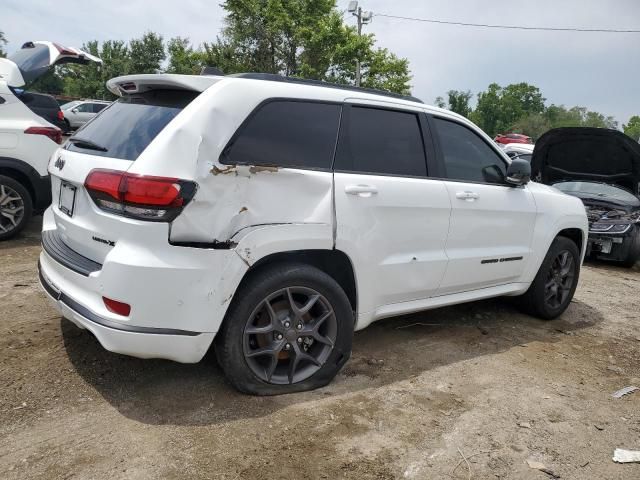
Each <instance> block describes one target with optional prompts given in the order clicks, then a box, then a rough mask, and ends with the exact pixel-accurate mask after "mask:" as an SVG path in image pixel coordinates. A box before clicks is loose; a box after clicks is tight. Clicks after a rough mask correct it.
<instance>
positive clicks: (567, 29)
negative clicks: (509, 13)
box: [374, 13, 640, 33]
mask: <svg viewBox="0 0 640 480" xmlns="http://www.w3.org/2000/svg"><path fill="white" fill-rule="evenodd" d="M374 16H376V17H387V18H396V19H399V20H412V21H415V22H427V23H439V24H443V25H458V26H462V27H479V28H503V29H509V30H541V31H550V32H599V33H640V30H622V29H614V28H573V27H526V26H522V25H492V24H488V23H466V22H450V21H446V20H434V19H432V18H415V17H401V16H399V15H387V14H384V13H375V14H374Z"/></svg>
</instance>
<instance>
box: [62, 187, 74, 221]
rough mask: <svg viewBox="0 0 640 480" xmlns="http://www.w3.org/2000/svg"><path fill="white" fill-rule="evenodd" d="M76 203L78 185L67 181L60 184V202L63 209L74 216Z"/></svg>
mask: <svg viewBox="0 0 640 480" xmlns="http://www.w3.org/2000/svg"><path fill="white" fill-rule="evenodd" d="M75 203H76V187H75V186H73V185H71V184H70V183H67V182H62V184H61V185H60V203H59V204H58V205H59V208H60V210H61V211H63V212H64V213H66V214H67V215H69V216H70V217H73V207H74V206H75Z"/></svg>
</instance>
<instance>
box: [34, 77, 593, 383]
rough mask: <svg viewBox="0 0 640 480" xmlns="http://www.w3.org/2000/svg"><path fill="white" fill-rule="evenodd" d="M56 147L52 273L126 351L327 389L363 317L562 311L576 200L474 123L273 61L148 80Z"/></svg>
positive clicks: (575, 243)
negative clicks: (296, 73) (213, 360)
mask: <svg viewBox="0 0 640 480" xmlns="http://www.w3.org/2000/svg"><path fill="white" fill-rule="evenodd" d="M107 85H108V87H109V89H110V90H111V91H112V92H114V93H115V94H117V95H120V96H121V98H120V99H119V100H118V101H117V102H115V103H113V104H112V105H111V106H110V107H108V108H107V109H105V110H104V111H103V112H102V113H101V114H100V115H99V116H98V117H96V118H95V119H94V120H93V121H92V122H91V123H89V124H87V125H86V126H85V127H84V128H83V129H82V130H81V131H80V132H78V133H77V134H76V136H75V137H71V138H70V139H69V141H68V142H67V143H66V144H65V146H64V147H63V148H61V149H59V150H58V151H57V152H56V153H55V154H54V155H53V156H52V158H51V163H50V165H49V171H50V173H51V178H52V185H53V191H54V192H56V198H55V199H54V202H53V205H52V206H51V208H50V209H48V210H47V212H46V213H45V216H44V224H43V232H42V242H43V252H42V254H41V256H40V260H39V269H40V279H41V282H42V285H43V287H44V290H45V291H46V292H47V293H48V295H49V296H50V297H51V298H52V300H53V301H54V304H55V306H56V307H57V308H58V309H59V311H60V312H61V314H62V315H63V316H64V317H66V318H68V319H69V320H71V321H72V322H74V323H75V324H76V325H78V326H79V327H82V328H86V329H88V330H90V331H91V332H92V333H93V334H94V335H95V336H96V337H97V338H98V340H99V341H100V343H101V344H102V345H103V346H104V347H105V348H106V349H108V350H110V351H113V352H118V353H123V354H127V355H133V356H136V357H142V358H165V359H171V360H176V361H178V362H187V363H189V362H198V361H199V360H200V359H201V358H202V357H203V355H204V354H205V353H206V352H207V350H208V349H209V347H210V346H211V344H212V343H213V342H214V341H215V351H216V354H217V356H218V359H219V362H220V365H221V366H222V368H223V369H224V371H225V373H226V375H227V377H228V379H229V381H230V382H231V383H232V384H233V385H235V386H236V387H237V388H238V389H239V390H241V391H243V392H249V393H254V394H277V393H284V392H292V391H300V390H307V389H311V388H316V387H319V386H322V385H325V384H327V383H328V382H329V381H330V380H331V379H332V378H333V377H334V376H335V375H336V373H337V372H338V371H339V369H340V368H341V367H342V366H343V365H344V364H345V362H346V361H347V359H348V358H349V356H350V353H351V341H352V336H353V332H354V331H356V330H360V329H363V328H365V327H366V326H368V325H369V324H370V323H371V322H373V321H376V320H379V319H381V318H385V317H391V316H395V315H402V314H406V313H411V312H416V311H420V310H425V309H429V308H434V307H440V306H444V305H451V304H456V303H462V302H469V301H473V300H479V299H483V298H488V297H496V296H502V295H521V296H522V299H521V303H522V304H523V305H524V306H525V307H526V309H527V311H529V312H531V313H533V314H535V315H537V316H539V317H541V318H545V319H551V318H554V317H557V316H558V315H560V314H561V313H562V312H563V311H564V310H565V309H566V308H567V306H568V305H569V302H570V301H571V298H572V296H573V293H574V290H575V288H576V284H577V281H578V274H579V271H580V265H581V261H582V258H583V255H584V251H585V246H586V238H587V218H586V215H585V210H584V207H583V205H582V203H581V202H580V200H579V199H577V198H573V197H570V196H567V195H564V194H562V193H561V192H559V191H558V190H556V189H553V188H551V187H548V186H545V185H539V184H535V183H529V182H528V180H529V175H530V168H531V167H530V165H529V164H528V163H527V162H524V161H519V160H515V161H513V162H511V161H510V160H509V158H508V157H507V156H506V155H504V154H503V153H502V152H501V151H500V149H499V147H497V146H496V145H495V144H494V142H492V141H491V139H490V138H489V137H487V136H486V135H485V134H484V133H483V132H482V131H481V130H480V129H478V128H477V127H476V126H474V125H473V124H472V123H470V122H469V121H468V120H466V119H464V118H462V117H460V116H458V115H456V114H454V113H451V112H448V111H445V110H441V109H438V108H434V107H429V106H426V105H424V104H423V103H421V102H420V101H418V100H417V99H414V98H411V97H403V96H398V95H392V94H383V93H381V92H374V91H366V90H362V89H354V88H346V87H338V86H327V84H322V83H319V82H306V81H302V80H294V79H286V78H283V77H280V76H275V75H266V74H241V75H236V76H233V75H232V76H228V77H220V76H184V75H169V74H161V75H133V76H126V77H119V78H115V79H112V80H110V81H109V82H108V84H107Z"/></svg>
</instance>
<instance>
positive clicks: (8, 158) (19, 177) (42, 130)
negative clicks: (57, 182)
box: [0, 41, 102, 241]
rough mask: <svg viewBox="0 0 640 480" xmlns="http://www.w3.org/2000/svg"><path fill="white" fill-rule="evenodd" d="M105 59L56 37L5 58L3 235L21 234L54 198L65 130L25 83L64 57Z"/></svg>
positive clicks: (0, 112)
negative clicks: (55, 163)
mask: <svg viewBox="0 0 640 480" xmlns="http://www.w3.org/2000/svg"><path fill="white" fill-rule="evenodd" d="M90 62H98V63H101V62H102V61H101V60H100V59H99V58H97V57H94V56H93V55H90V54H88V53H87V52H83V51H82V50H78V49H77V48H72V47H63V46H60V45H58V44H57V43H53V42H45V41H41V42H27V43H25V44H24V45H22V47H21V48H20V49H19V50H18V51H17V52H15V53H14V54H13V55H11V56H10V57H9V58H0V241H1V240H6V239H9V238H11V237H13V236H15V235H17V234H18V233H19V232H20V231H21V230H22V229H23V228H24V227H25V226H26V225H27V223H28V222H29V219H30V218H31V215H32V213H34V212H42V211H43V210H44V209H45V208H47V207H48V206H49V204H50V203H51V182H50V181H49V176H48V174H47V165H48V163H49V158H51V154H52V153H53V152H54V151H55V150H57V148H58V146H59V144H60V143H62V131H61V130H60V129H59V128H57V127H56V126H54V125H52V124H51V123H49V122H48V121H47V120H45V119H44V118H43V117H41V116H39V115H38V114H36V113H35V112H34V111H33V110H31V109H30V108H29V107H28V106H27V105H25V103H23V99H24V95H21V93H22V90H21V89H22V87H24V86H25V85H28V84H29V83H31V82H33V81H34V80H36V79H38V78H39V77H41V76H42V75H44V74H45V73H47V72H48V71H50V70H51V68H53V67H54V66H55V65H60V64H63V63H80V64H87V63H90Z"/></svg>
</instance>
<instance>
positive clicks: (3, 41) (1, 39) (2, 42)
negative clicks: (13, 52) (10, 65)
mask: <svg viewBox="0 0 640 480" xmlns="http://www.w3.org/2000/svg"><path fill="white" fill-rule="evenodd" d="M6 45H7V38H6V37H5V36H4V32H3V31H2V30H0V58H4V57H6V56H7V52H5V51H4V47H6Z"/></svg>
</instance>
